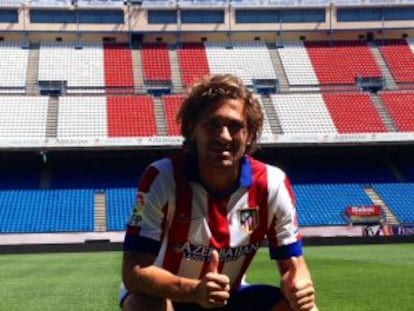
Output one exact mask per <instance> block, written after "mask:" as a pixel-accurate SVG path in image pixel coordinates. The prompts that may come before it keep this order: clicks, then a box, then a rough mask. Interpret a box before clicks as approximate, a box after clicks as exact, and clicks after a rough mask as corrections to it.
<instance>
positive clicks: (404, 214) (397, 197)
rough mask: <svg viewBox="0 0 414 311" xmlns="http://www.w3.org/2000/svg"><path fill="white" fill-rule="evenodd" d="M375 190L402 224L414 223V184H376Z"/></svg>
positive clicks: (374, 185)
mask: <svg viewBox="0 0 414 311" xmlns="http://www.w3.org/2000/svg"><path fill="white" fill-rule="evenodd" d="M373 188H374V189H375V190H376V192H377V193H378V194H379V195H380V196H381V198H382V199H383V200H384V202H385V203H386V204H387V206H388V207H389V208H390V209H391V210H392V211H393V213H394V215H395V216H396V217H397V219H398V220H399V222H400V223H402V224H412V223H414V209H413V208H412V206H413V204H414V196H412V195H411V194H412V193H413V191H414V183H374V184H373ZM409 206H411V208H408V207H409Z"/></svg>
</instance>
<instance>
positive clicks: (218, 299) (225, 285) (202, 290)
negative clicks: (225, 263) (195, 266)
mask: <svg viewBox="0 0 414 311" xmlns="http://www.w3.org/2000/svg"><path fill="white" fill-rule="evenodd" d="M218 265H219V254H218V252H217V251H216V250H213V251H212V253H211V259H210V263H209V265H208V269H207V273H206V274H205V276H204V277H203V278H202V279H201V280H200V283H199V284H198V286H197V289H196V302H197V303H198V304H199V305H200V306H202V307H203V308H206V309H211V308H217V307H222V306H224V305H226V304H227V299H229V297H230V279H229V277H228V276H227V275H225V274H220V273H218V272H217V271H218Z"/></svg>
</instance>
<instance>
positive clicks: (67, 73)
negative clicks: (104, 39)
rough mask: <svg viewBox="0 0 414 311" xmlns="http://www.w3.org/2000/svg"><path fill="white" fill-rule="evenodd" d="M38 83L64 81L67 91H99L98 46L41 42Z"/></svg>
mask: <svg viewBox="0 0 414 311" xmlns="http://www.w3.org/2000/svg"><path fill="white" fill-rule="evenodd" d="M38 80H39V81H66V82H67V88H68V92H80V91H81V92H86V93H87V92H103V90H104V87H105V73H104V49H103V45H102V43H82V44H78V43H73V42H72V43H71V42H54V43H51V42H42V43H41V44H40V54H39V75H38Z"/></svg>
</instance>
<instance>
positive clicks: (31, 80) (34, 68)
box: [26, 43, 40, 95]
mask: <svg viewBox="0 0 414 311" xmlns="http://www.w3.org/2000/svg"><path fill="white" fill-rule="evenodd" d="M28 49H29V56H28V63H27V73H26V94H27V95H39V90H38V87H37V77H38V75H39V54H40V44H39V43H32V44H30V45H29V46H28Z"/></svg>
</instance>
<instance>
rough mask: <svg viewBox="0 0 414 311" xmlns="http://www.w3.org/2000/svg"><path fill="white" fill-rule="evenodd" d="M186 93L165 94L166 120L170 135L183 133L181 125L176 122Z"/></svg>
mask: <svg viewBox="0 0 414 311" xmlns="http://www.w3.org/2000/svg"><path fill="white" fill-rule="evenodd" d="M183 99H184V95H165V96H163V103H164V111H165V121H166V123H167V130H168V135H170V136H178V135H181V131H180V127H179V125H178V124H177V122H176V115H177V112H178V109H179V107H180V105H181V102H182V100H183Z"/></svg>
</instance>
